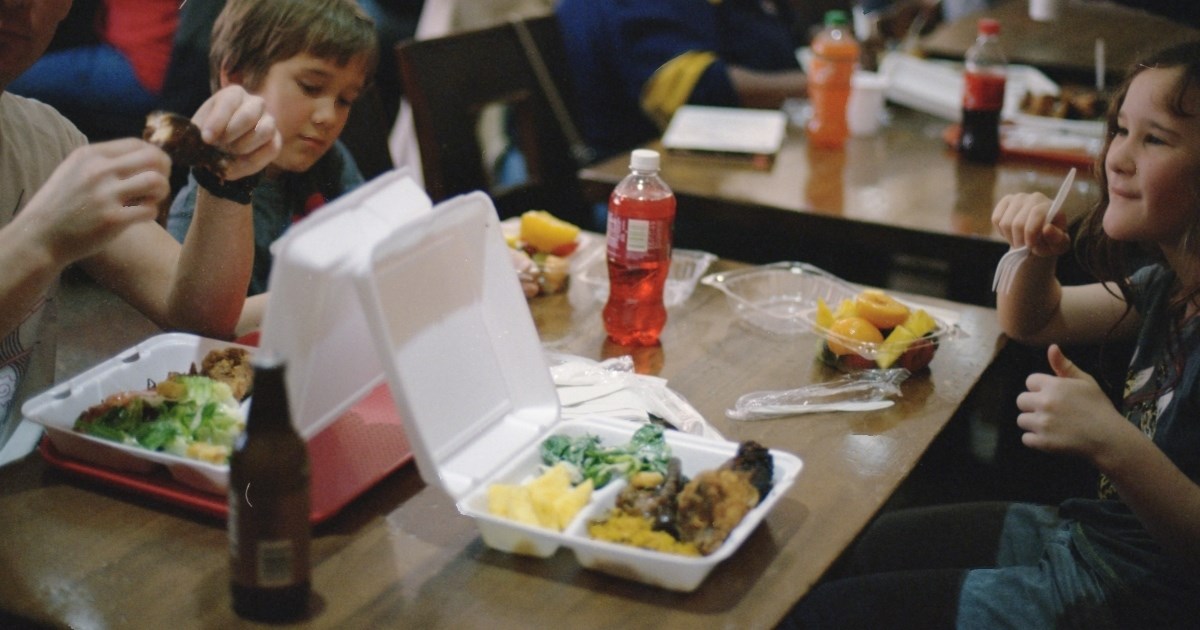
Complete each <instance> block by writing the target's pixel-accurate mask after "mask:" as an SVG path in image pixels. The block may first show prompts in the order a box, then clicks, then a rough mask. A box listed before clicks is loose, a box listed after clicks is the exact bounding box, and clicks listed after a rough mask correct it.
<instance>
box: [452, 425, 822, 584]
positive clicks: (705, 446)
mask: <svg viewBox="0 0 1200 630" xmlns="http://www.w3.org/2000/svg"><path fill="white" fill-rule="evenodd" d="M639 426H640V425H638V424H637V423H633V422H629V421H626V420H618V419H613V418H587V419H580V420H568V421H564V422H562V423H559V424H557V425H555V426H554V427H553V429H552V431H551V432H550V433H552V434H556V435H566V436H570V437H573V438H574V437H578V436H582V435H595V436H597V437H599V438H600V441H601V443H602V444H606V445H621V444H625V443H627V442H628V441H629V438H630V437H631V436H632V435H633V433H634V432H635V431H637V429H638V428H639ZM664 435H665V438H666V441H667V444H668V445H669V446H670V447H671V452H672V454H673V455H674V456H676V457H678V458H679V459H680V462H681V464H682V472H683V475H684V476H685V477H689V478H690V477H694V476H695V475H696V474H697V473H700V472H702V471H704V470H711V469H715V468H717V467H719V466H720V465H721V464H722V463H724V462H725V461H727V460H729V459H730V458H732V457H733V456H734V454H735V452H736V451H737V444H734V443H732V442H716V441H712V440H706V439H703V438H699V437H696V436H693V435H690V434H687V433H682V432H679V431H667V432H666V433H665V434H664ZM771 454H772V459H773V461H774V466H775V478H774V486H773V487H772V488H771V492H770V493H769V494H768V495H767V496H766V497H763V499H762V501H760V502H759V504H758V506H757V507H755V508H754V509H753V510H751V511H750V512H749V513H748V514H747V515H746V516H745V517H744V518H743V519H742V521H741V522H740V523H739V524H738V525H737V527H736V528H734V530H733V531H732V532H731V533H730V535H729V537H728V538H727V539H726V540H725V542H724V543H723V544H722V545H721V546H720V547H719V548H718V549H717V550H716V551H715V552H714V553H712V554H710V555H708V556H701V557H691V556H681V555H675V554H669V553H664V552H658V551H652V550H648V549H639V548H637V547H632V546H629V545H621V544H617V543H611V542H606V541H601V540H595V539H592V538H589V537H588V533H587V524H588V522H589V521H591V520H593V519H597V518H603V517H604V516H606V515H607V514H608V513H609V510H611V509H612V508H613V506H614V505H615V503H616V498H617V495H618V494H619V493H620V491H621V489H622V488H624V487H625V485H626V483H625V481H624V480H618V481H613V482H610V483H609V484H608V485H606V486H604V487H603V488H600V489H599V490H597V491H595V492H594V493H593V495H592V501H591V503H589V504H588V505H587V506H586V507H585V508H584V509H583V510H581V511H580V513H579V514H577V515H576V516H575V518H574V520H573V521H572V522H571V524H570V525H569V526H568V527H567V528H566V530H564V531H563V532H556V531H552V530H548V529H542V528H539V527H534V526H529V525H524V524H520V523H514V522H513V521H510V520H507V519H505V518H502V517H498V516H493V515H491V514H490V513H488V507H487V488H488V486H490V485H491V484H493V483H506V484H521V483H525V482H528V481H529V480H530V479H532V478H533V477H534V476H536V475H537V474H538V473H540V472H541V469H540V468H539V465H540V464H541V460H540V457H539V452H538V449H537V448H536V445H535V448H533V449H524V450H523V451H522V452H521V453H520V454H518V455H517V456H516V457H514V458H513V461H512V462H511V464H509V465H508V466H507V467H505V468H504V469H502V470H500V471H498V472H497V473H496V474H495V475H492V476H490V477H488V478H487V479H486V480H484V481H483V482H482V483H480V484H479V486H478V487H476V488H475V489H474V490H472V491H471V492H469V493H467V494H466V495H465V496H464V497H463V498H462V500H461V501H460V502H459V504H458V505H459V510H460V511H462V513H463V514H466V515H467V516H470V517H472V518H474V519H475V521H476V523H477V524H478V526H479V531H480V533H481V534H482V536H483V540H484V542H485V543H487V545H488V546H489V547H492V548H494V549H499V550H501V551H507V552H510V553H520V554H525V555H532V556H538V557H548V556H550V555H553V554H554V552H555V551H557V550H558V548H559V547H561V546H565V547H567V548H569V549H571V550H572V551H573V552H574V554H575V557H576V559H577V560H578V562H579V564H580V565H582V566H584V567H586V568H589V569H595V570H598V571H602V572H604V573H608V574H610V575H616V576H618V577H623V578H628V579H633V580H637V581H639V582H643V583H646V584H652V585H654V586H660V587H663V588H667V589H671V590H676V591H691V590H695V588H696V587H698V586H699V585H700V584H701V583H702V582H703V581H704V578H705V577H706V576H707V575H708V574H709V572H710V571H711V570H712V569H713V567H715V566H716V565H717V564H719V563H720V562H721V561H722V560H724V559H726V558H728V557H729V556H730V555H732V554H733V553H734V551H735V550H736V549H737V548H738V547H740V546H741V544H742V542H743V541H745V539H746V537H747V536H749V535H750V533H751V532H753V531H754V529H755V527H757V526H758V524H759V523H760V522H761V521H762V519H763V517H764V516H765V515H766V514H767V512H769V511H770V510H771V508H772V507H774V505H775V504H776V503H777V502H778V501H779V498H780V497H781V496H783V493H785V492H786V491H787V489H788V488H789V487H791V485H792V482H793V481H794V480H795V478H796V476H797V475H798V474H799V473H800V470H801V467H802V464H801V462H800V460H799V458H797V457H795V456H794V455H790V454H788V453H782V452H778V451H771Z"/></svg>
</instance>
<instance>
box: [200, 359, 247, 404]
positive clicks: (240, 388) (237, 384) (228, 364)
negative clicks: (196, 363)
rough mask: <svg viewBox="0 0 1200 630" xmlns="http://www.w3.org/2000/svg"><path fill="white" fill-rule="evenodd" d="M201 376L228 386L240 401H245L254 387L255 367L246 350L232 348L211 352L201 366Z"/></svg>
mask: <svg viewBox="0 0 1200 630" xmlns="http://www.w3.org/2000/svg"><path fill="white" fill-rule="evenodd" d="M201 374H203V375H205V376H207V377H209V378H211V379H213V380H216V381H221V382H222V383H225V384H226V385H228V386H229V389H230V390H232V391H233V397H234V398H236V399H238V401H242V400H245V399H246V396H249V395H250V391H251V389H252V388H253V386H254V367H253V366H252V365H250V353H249V352H246V350H245V349H244V348H235V347H232V346H230V347H228V348H225V349H223V350H213V351H211V352H209V353H208V354H207V355H205V357H204V361H203V363H202V364H201Z"/></svg>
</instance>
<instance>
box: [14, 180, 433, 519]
mask: <svg viewBox="0 0 1200 630" xmlns="http://www.w3.org/2000/svg"><path fill="white" fill-rule="evenodd" d="M431 209H432V204H431V203H430V202H429V198H428V196H426V195H425V193H424V191H422V190H421V189H420V187H419V186H417V185H416V184H415V183H413V182H412V181H411V180H410V179H408V178H406V177H404V176H403V175H402V174H399V173H393V174H389V175H386V176H383V177H380V178H377V179H376V180H373V181H372V182H370V183H368V184H366V185H364V186H361V187H359V188H358V189H356V190H355V191H354V192H352V193H350V194H348V195H345V196H343V197H342V198H339V199H338V200H337V202H335V203H331V204H328V205H327V206H325V207H322V208H321V209H320V210H318V211H317V212H315V213H314V214H313V215H311V216H309V217H308V218H307V219H305V221H303V222H301V223H299V224H297V225H295V226H294V227H293V228H292V229H291V230H289V231H288V233H287V234H286V235H285V236H284V237H283V238H281V239H280V240H279V241H277V242H276V243H275V244H274V245H273V246H272V247H273V249H274V251H275V254H276V261H275V265H274V267H273V268H272V277H271V293H270V296H269V298H268V299H269V302H268V305H267V311H266V317H265V321H264V324H263V329H262V331H261V341H260V343H259V347H258V348H256V347H253V346H248V345H242V344H236V343H231V342H228V341H221V340H215V339H208V338H204V337H199V336H196V335H190V334H183V333H166V334H162V335H157V336H154V337H151V338H149V339H147V340H146V341H143V342H141V343H139V344H137V345H135V346H134V347H132V348H129V349H128V350H125V351H123V352H121V353H118V354H117V355H116V356H114V357H112V358H110V359H108V360H107V361H104V362H103V363H101V364H100V365H97V366H95V367H93V368H91V369H89V370H87V371H86V372H84V373H82V374H80V375H78V376H75V377H73V378H71V379H69V380H67V381H66V382H64V383H60V384H57V385H55V386H54V387H52V388H50V389H49V390H47V391H46V392H43V393H42V394H40V395H38V396H36V397H34V398H31V399H29V400H28V401H26V403H25V404H24V406H23V407H22V413H23V414H24V415H25V417H27V418H29V419H30V420H32V421H34V422H37V423H39V424H41V425H43V426H44V427H45V428H46V433H47V436H48V437H49V439H50V442H51V444H52V445H53V447H54V449H55V456H56V457H57V456H58V455H61V456H65V457H66V458H69V460H70V462H69V463H70V464H72V465H71V468H70V469H71V470H74V471H76V472H80V471H82V472H83V473H84V474H89V475H91V476H93V477H96V478H97V479H100V480H103V481H108V482H111V483H115V484H116V485H120V486H122V487H126V488H131V489H135V490H141V491H146V492H150V493H152V494H155V495H157V496H158V497H159V498H163V499H166V500H168V501H172V502H176V503H182V504H185V505H186V506H189V507H199V509H201V510H202V511H205V512H208V513H212V514H218V515H222V514H223V509H224V495H225V493H226V491H227V488H228V484H229V466H228V465H226V464H211V463H208V462H203V461H199V460H195V459H190V458H187V457H183V456H179V455H174V454H171V453H165V452H155V451H150V450H147V449H144V448H140V447H137V446H127V445H124V444H120V443H117V442H113V441H110V440H105V439H101V438H98V437H94V436H90V435H85V434H82V433H76V432H75V431H73V430H72V427H73V426H74V423H75V420H76V418H77V417H78V416H79V414H80V413H81V412H82V411H84V410H85V409H87V408H88V407H90V406H92V405H95V404H98V403H99V402H101V400H103V399H104V398H105V397H107V396H109V395H111V394H114V393H118V392H123V391H130V390H140V389H145V388H146V387H147V383H148V382H149V381H157V380H161V379H164V378H166V377H167V375H168V373H169V372H187V371H188V370H189V368H190V367H191V365H192V364H195V365H196V366H199V365H200V363H201V361H202V360H203V358H204V356H205V355H206V354H207V353H208V352H209V351H210V350H214V349H221V348H226V347H230V346H238V347H242V348H245V349H247V350H248V351H249V352H250V353H252V354H253V353H255V352H259V351H262V350H266V351H270V352H273V353H276V354H279V355H280V356H284V357H286V358H287V384H288V399H289V403H290V407H291V411H292V421H293V422H294V424H295V425H296V430H297V432H298V433H300V435H301V437H303V438H304V439H305V440H306V441H307V442H308V445H309V453H310V460H311V462H312V469H313V479H312V508H313V520H314V521H318V520H321V519H323V518H325V517H328V516H330V515H332V514H333V513H335V512H336V511H337V510H338V509H340V508H341V507H342V506H344V505H345V504H346V503H348V502H349V501H350V500H351V499H353V498H354V497H355V496H357V495H358V494H361V493H362V492H363V491H365V490H366V489H367V488H369V487H370V486H371V485H372V484H374V483H375V482H376V481H378V480H379V479H381V478H382V477H383V476H385V475H386V474H387V473H389V472H391V471H392V470H394V469H395V468H397V467H398V466H400V465H401V464H403V463H404V462H406V461H408V460H409V459H411V457H412V453H411V447H410V446H409V444H408V440H407V438H406V436H405V434H404V431H403V427H402V425H401V423H400V421H399V418H398V417H396V415H395V409H394V406H393V405H392V404H391V402H390V401H389V400H388V399H389V398H390V395H389V394H388V393H387V391H386V384H385V383H384V372H383V366H382V364H381V363H380V361H379V359H378V357H377V354H376V352H375V348H374V345H373V344H374V341H373V339H372V338H371V335H370V332H369V331H368V330H367V325H366V321H365V319H364V315H363V313H362V309H361V308H360V307H359V305H358V300H357V297H356V294H355V292H354V290H353V285H352V284H350V283H349V281H348V280H347V277H346V276H345V273H346V268H347V264H348V260H350V259H352V258H353V256H354V255H356V254H357V253H358V252H359V251H361V250H362V249H364V248H365V249H367V250H369V248H370V247H371V246H372V245H373V244H374V243H376V242H378V241H379V240H381V239H382V238H383V237H384V236H386V235H387V234H389V233H391V232H392V231H394V230H396V229H398V228H399V227H400V226H401V225H403V224H404V223H405V222H406V221H408V220H411V219H412V217H414V216H420V215H422V214H425V213H428V212H430V211H431ZM260 348H261V349H262V350H260ZM248 407H249V402H248V401H247V402H244V403H243V405H242V409H243V412H245V411H247V410H248ZM76 463H84V464H87V465H94V466H90V467H89V466H83V467H80V466H76V465H74V464H76ZM97 467H99V468H97ZM158 467H164V468H165V469H166V470H167V471H168V472H169V473H170V475H171V477H172V478H173V479H174V480H175V481H177V482H178V483H179V484H181V485H182V486H183V487H184V488H181V487H179V486H174V485H170V484H165V483H160V482H159V481H158V480H157V478H156V477H154V476H153V475H151V474H150V473H153V472H154V471H155V469H156V468H158ZM126 473H128V474H126ZM187 489H193V490H198V491H200V493H202V494H204V495H208V496H197V495H195V494H192V493H188V492H185V490H187Z"/></svg>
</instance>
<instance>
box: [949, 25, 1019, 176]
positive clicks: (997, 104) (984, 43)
mask: <svg viewBox="0 0 1200 630" xmlns="http://www.w3.org/2000/svg"><path fill="white" fill-rule="evenodd" d="M978 33H979V35H978V37H976V39H975V43H974V44H972V45H971V47H970V48H969V49H968V50H967V56H966V66H967V67H966V72H965V73H964V75H963V101H962V134H961V135H960V136H959V140H958V150H959V153H960V154H961V155H962V156H963V157H964V158H966V159H968V160H971V161H973V162H985V163H990V162H995V161H996V158H997V157H999V156H1000V110H1001V109H1003V107H1004V83H1005V68H1006V67H1007V62H1006V61H1005V58H1004V50H1003V49H1002V48H1001V47H1000V23H999V22H997V21H996V20H993V19H990V18H983V19H981V20H979V26H978Z"/></svg>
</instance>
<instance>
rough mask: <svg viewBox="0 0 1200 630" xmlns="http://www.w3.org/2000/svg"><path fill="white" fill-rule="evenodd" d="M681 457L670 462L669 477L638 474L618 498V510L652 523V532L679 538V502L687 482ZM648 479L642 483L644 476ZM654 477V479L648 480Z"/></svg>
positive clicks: (668, 465)
mask: <svg viewBox="0 0 1200 630" xmlns="http://www.w3.org/2000/svg"><path fill="white" fill-rule="evenodd" d="M681 470H682V469H681V466H680V462H679V458H678V457H672V458H670V459H669V460H667V475H666V477H663V476H662V475H660V474H658V473H639V474H638V475H635V476H634V477H633V478H631V479H630V480H629V484H628V485H626V486H625V487H624V488H622V489H621V493H620V494H618V495H617V506H616V507H617V509H618V510H620V511H622V512H624V513H626V514H632V515H634V516H642V517H645V518H646V519H647V520H649V521H650V524H651V529H653V530H655V531H660V532H667V533H668V534H671V535H672V536H674V537H675V538H679V530H678V526H677V522H676V520H677V519H676V498H677V497H678V496H679V492H680V489H681V488H683V484H684V482H685V479H684V478H683V473H682V472H681ZM643 475H644V476H645V477H646V479H644V480H643V478H642V477H641V476H643ZM649 477H653V478H654V479H652V480H651V479H649Z"/></svg>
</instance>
